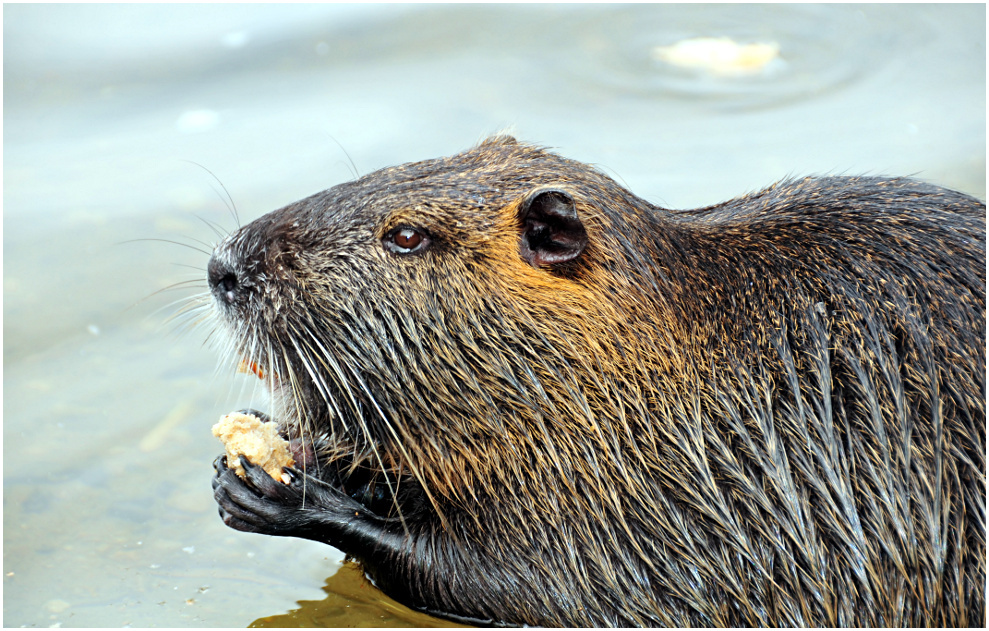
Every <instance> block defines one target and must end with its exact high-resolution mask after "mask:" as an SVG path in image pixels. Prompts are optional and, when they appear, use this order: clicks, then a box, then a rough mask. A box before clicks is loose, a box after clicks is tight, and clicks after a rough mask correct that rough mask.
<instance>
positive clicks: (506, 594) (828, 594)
mask: <svg viewBox="0 0 989 631" xmlns="http://www.w3.org/2000/svg"><path fill="white" fill-rule="evenodd" d="M546 186H551V187H555V188H557V189H560V190H564V191H566V192H568V193H569V194H570V195H572V196H573V198H574V200H575V201H576V206H577V211H578V214H579V216H580V218H581V220H582V221H583V224H584V226H585V227H586V230H587V233H588V241H589V244H588V246H587V249H586V251H584V253H583V254H582V255H581V256H580V257H579V258H578V259H577V260H576V261H573V262H571V263H568V264H565V265H563V266H558V267H556V268H540V269H536V268H533V267H532V266H530V265H529V264H528V263H526V262H525V261H524V260H522V259H521V258H520V257H519V246H518V242H519V230H520V227H519V219H518V207H519V205H520V204H521V203H522V200H523V199H524V198H525V196H526V195H528V194H529V193H530V192H531V191H533V190H535V189H537V188H539V187H546ZM398 226H415V227H419V228H423V229H425V230H426V231H427V232H428V234H429V235H430V237H431V238H432V247H430V248H429V249H427V250H426V251H425V252H423V253H421V254H416V255H409V256H396V255H395V254H393V253H391V252H389V251H387V250H386V249H385V248H383V247H382V239H383V238H384V236H385V235H387V234H388V232H389V231H390V230H391V229H393V228H395V227H398ZM985 243H986V241H985V205H984V204H983V203H981V202H979V201H977V200H975V199H973V198H971V197H967V196H965V195H961V194H958V193H954V192H951V191H948V190H945V189H941V188H938V187H934V186H930V185H926V184H922V183H918V182H916V181H911V180H906V179H881V178H816V179H803V180H790V181H785V182H781V183H779V184H776V185H774V186H772V187H770V188H769V189H766V190H764V191H761V192H759V193H756V194H753V195H749V196H745V197H742V198H739V199H736V200H733V201H730V202H727V203H725V204H720V205H717V206H713V207H710V208H705V209H701V210H695V211H680V212H675V211H668V210H664V209H661V208H657V207H654V206H652V205H650V204H648V203H646V202H645V201H643V200H641V199H638V198H636V197H634V196H633V195H632V194H631V193H629V192H628V191H626V190H624V189H623V188H621V187H620V186H619V185H617V184H616V183H615V182H614V181H612V180H611V179H609V178H607V177H606V176H604V175H602V174H601V173H599V172H597V171H596V170H594V169H592V168H590V167H588V166H586V165H583V164H580V163H577V162H573V161H570V160H566V159H564V158H561V157H558V156H556V155H554V154H552V153H549V152H546V151H544V150H541V149H539V148H535V147H532V146H528V145H524V144H520V143H517V142H515V141H514V140H512V139H510V138H506V137H499V138H494V139H491V140H489V141H486V142H484V143H482V144H481V145H479V146H478V147H475V148H474V149H471V150H469V151H466V152H464V153H461V154H458V155H455V156H453V157H450V158H445V159H438V160H430V161H425V162H420V163H415V164H408V165H404V166H400V167H395V168H390V169H385V170H382V171H378V172H375V173H372V174H369V175H367V176H364V177H362V178H360V179H358V180H356V181H354V182H350V183H347V184H342V185H340V186H337V187H334V188H332V189H329V190H328V191H325V192H323V193H319V194H317V195H314V196H313V197H310V198H308V199H305V200H302V201H300V202H297V203H295V204H293V205H290V206H288V207H286V208H284V209H282V210H279V211H276V212H274V213H271V214H269V215H266V216H265V217H262V218H261V219H259V220H257V221H255V222H254V223H252V224H250V225H249V226H246V227H245V228H243V229H241V230H240V231H238V232H237V233H235V234H233V235H231V237H230V238H228V239H227V240H226V241H225V242H224V243H223V244H221V245H220V246H219V248H218V249H217V251H216V254H215V255H214V258H215V260H216V261H217V266H218V267H225V268H230V269H235V270H237V273H238V274H239V275H240V278H241V279H243V280H244V281H245V283H246V285H245V286H244V288H243V291H242V294H241V295H239V296H238V300H239V301H240V302H238V303H237V304H234V305H232V306H229V307H220V306H218V307H217V309H218V317H219V319H220V320H221V321H223V322H224V323H225V325H226V327H227V328H228V330H229V331H230V335H231V339H232V340H233V343H234V344H235V345H236V350H235V354H236V355H238V356H244V357H246V358H248V359H249V360H250V361H253V362H255V363H256V364H257V365H258V366H259V367H261V368H262V369H263V370H264V371H265V372H266V373H267V374H268V377H267V381H268V383H269V384H271V388H272V395H273V409H272V412H273V416H274V417H275V418H276V420H279V421H280V422H282V423H283V424H285V425H286V426H288V427H290V428H291V430H290V431H293V432H301V433H302V435H303V436H304V437H305V438H306V440H308V441H311V442H312V443H313V444H314V445H316V447H317V450H316V451H317V452H318V453H319V454H320V461H321V463H323V464H326V463H328V462H329V461H331V460H334V459H335V458H338V457H340V454H347V455H346V457H344V458H343V459H342V460H341V461H344V462H346V463H347V464H348V466H349V465H350V464H352V463H357V464H358V465H360V466H361V467H363V468H364V469H365V470H368V469H370V470H372V471H386V472H388V473H389V475H388V476H387V478H386V477H385V476H381V481H382V482H381V484H382V485H384V486H385V487H387V488H388V489H389V491H388V493H387V498H388V499H389V503H390V505H391V506H392V507H393V509H392V510H394V511H397V512H402V511H403V510H404V511H405V512H404V514H403V519H404V520H405V522H406V523H405V524H404V526H403V528H404V532H405V533H406V536H408V537H410V541H413V542H416V545H415V546H414V547H415V551H414V553H413V552H410V554H409V555H408V556H407V557H399V556H396V557H394V558H393V559H392V562H391V563H390V564H380V563H377V564H372V563H370V562H367V560H366V559H365V561H366V569H367V571H368V573H369V575H370V576H372V577H373V578H375V579H376V580H377V581H378V582H379V584H381V585H382V586H383V587H385V589H386V590H388V589H389V586H402V588H401V589H398V588H397V587H396V588H395V589H396V591H397V592H398V593H399V596H400V597H401V598H403V599H404V600H406V601H407V602H409V603H410V604H412V605H413V606H417V607H420V608H423V609H428V610H432V611H436V612H440V613H445V614H450V615H457V616H466V617H470V618H475V619H489V620H491V621H494V622H500V623H507V624H519V623H528V624H535V625H568V626H569V625H573V626H585V625H650V626H653V625H672V626H712V625H713V626H744V625H759V626H764V625H774V626H804V625H815V626H818V625H823V626H942V625H946V626H969V625H973V626H981V625H982V624H983V623H984V622H985V589H986V581H985V578H986V576H985V563H986V556H985V552H986V548H985V500H986V493H985V453H986V441H985V375H986V363H985V341H986V329H985V284H986V276H985V270H986V259H985ZM212 267H213V264H211V268H212ZM272 375H273V377H272ZM331 452H332V453H335V454H336V456H334V457H332V458H331V457H330V456H329V454H330V453H331ZM307 470H310V469H309V468H308V467H307ZM312 470H313V471H315V469H312ZM325 477H326V476H324V478H325ZM343 477H344V479H345V478H346V476H343ZM333 480H334V481H337V482H340V478H337V477H334V478H333ZM399 487H401V488H402V489H405V490H404V491H402V490H401V489H400V488H399ZM396 498H398V499H396ZM365 503H367V502H365ZM410 550H411V546H410ZM345 552H348V553H349V554H351V555H352V556H354V557H356V558H358V559H359V560H361V559H362V551H361V550H356V551H355V550H345ZM369 558H370V557H369Z"/></svg>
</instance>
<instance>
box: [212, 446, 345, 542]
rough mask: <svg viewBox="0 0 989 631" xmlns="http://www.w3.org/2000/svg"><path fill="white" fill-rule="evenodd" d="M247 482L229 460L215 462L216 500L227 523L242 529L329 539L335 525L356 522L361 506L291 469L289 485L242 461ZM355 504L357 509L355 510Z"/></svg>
mask: <svg viewBox="0 0 989 631" xmlns="http://www.w3.org/2000/svg"><path fill="white" fill-rule="evenodd" d="M241 463H242V464H243V467H244V473H245V478H243V479H242V478H240V477H239V476H237V474H235V473H234V471H233V470H232V469H230V468H229V467H227V459H226V456H225V455H224V456H220V457H219V458H217V459H216V460H215V461H214V463H213V468H214V469H215V470H216V474H215V475H214V476H213V497H214V498H215V499H216V502H217V504H218V505H219V511H220V517H221V518H222V519H223V523H225V524H226V525H228V526H230V527H231V528H234V529H236V530H242V531H244V532H257V533H261V534H267V535H279V536H294V537H305V538H308V539H317V540H320V541H322V540H324V538H325V534H326V529H327V528H328V527H329V524H332V523H339V521H340V517H342V516H346V517H348V518H352V517H354V508H355V507H357V506H359V505H357V504H356V502H354V501H353V500H351V499H350V498H349V497H347V496H346V495H344V494H343V493H342V492H340V491H337V490H336V489H334V488H333V487H331V486H329V485H327V484H326V483H325V482H322V481H320V480H317V479H316V478H313V477H312V476H308V475H306V474H305V473H303V472H301V471H299V470H298V469H294V468H291V467H288V468H286V469H285V472H286V473H287V474H288V476H289V481H288V483H284V482H280V481H278V480H275V479H273V478H272V477H271V476H269V475H268V474H267V473H265V471H264V469H262V468H261V467H259V466H257V465H255V464H253V463H251V462H250V461H248V460H247V459H246V458H241ZM352 505H353V506H352Z"/></svg>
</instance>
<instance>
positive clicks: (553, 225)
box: [519, 189, 587, 267]
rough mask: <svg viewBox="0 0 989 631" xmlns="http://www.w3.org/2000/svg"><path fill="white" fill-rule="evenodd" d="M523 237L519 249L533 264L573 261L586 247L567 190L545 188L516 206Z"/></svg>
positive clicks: (579, 222)
mask: <svg viewBox="0 0 989 631" xmlns="http://www.w3.org/2000/svg"><path fill="white" fill-rule="evenodd" d="M519 219H520V220H521V225H522V238H521V240H520V242H519V253H520V254H521V255H522V258H524V259H525V260H526V261H528V262H529V264H530V265H532V266H533V267H544V266H547V265H559V264H560V263H566V262H567V261H572V260H574V259H575V258H577V257H578V256H580V254H581V252H583V251H584V248H585V247H587V231H586V230H584V224H582V223H581V221H580V218H579V217H578V216H577V206H576V204H574V201H573V198H572V197H570V195H569V194H568V193H565V192H563V191H561V190H558V189H544V190H541V191H537V192H535V193H533V194H532V195H530V196H529V198H528V199H526V200H525V201H524V202H522V206H521V207H520V209H519Z"/></svg>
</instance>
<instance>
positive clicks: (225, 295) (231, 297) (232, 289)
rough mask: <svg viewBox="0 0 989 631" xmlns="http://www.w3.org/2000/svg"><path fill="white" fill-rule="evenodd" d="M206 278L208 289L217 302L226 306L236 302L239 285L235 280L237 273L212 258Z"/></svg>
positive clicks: (236, 279)
mask: <svg viewBox="0 0 989 631" xmlns="http://www.w3.org/2000/svg"><path fill="white" fill-rule="evenodd" d="M206 277H207V279H208V280H209V288H210V290H211V291H212V292H213V296H215V297H216V299H217V300H219V301H220V302H223V303H225V304H228V305H232V304H234V303H235V302H236V301H237V296H238V295H239V293H240V289H241V283H240V281H239V280H238V278H237V272H236V271H235V270H233V269H232V268H231V267H230V266H229V265H227V264H225V263H223V262H221V261H219V260H217V258H216V257H215V256H214V257H213V258H211V259H210V261H209V266H208V267H207V268H206Z"/></svg>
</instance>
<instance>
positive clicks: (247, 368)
mask: <svg viewBox="0 0 989 631" xmlns="http://www.w3.org/2000/svg"><path fill="white" fill-rule="evenodd" d="M237 372H253V373H254V374H255V375H257V376H258V379H264V371H263V370H261V368H260V367H258V365H257V364H255V363H254V362H251V361H247V360H246V359H242V360H240V364H238V365H237Z"/></svg>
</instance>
